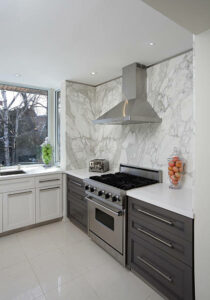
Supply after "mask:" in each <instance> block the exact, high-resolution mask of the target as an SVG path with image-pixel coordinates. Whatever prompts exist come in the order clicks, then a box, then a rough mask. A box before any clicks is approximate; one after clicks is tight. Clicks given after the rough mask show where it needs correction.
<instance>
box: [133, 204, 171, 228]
mask: <svg viewBox="0 0 210 300" xmlns="http://www.w3.org/2000/svg"><path fill="white" fill-rule="evenodd" d="M137 210H138V212H140V213H142V214H144V215H147V216H149V217H152V218H154V219H157V220H159V221H161V222H164V223H166V224H168V225H173V223H172V222H171V221H169V220H166V219H163V218H160V217H158V216H155V215H153V214H151V213H149V212H147V211H145V210H142V209H140V208H137Z"/></svg>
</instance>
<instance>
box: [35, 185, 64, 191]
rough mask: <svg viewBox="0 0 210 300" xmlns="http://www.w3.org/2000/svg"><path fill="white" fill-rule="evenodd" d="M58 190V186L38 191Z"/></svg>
mask: <svg viewBox="0 0 210 300" xmlns="http://www.w3.org/2000/svg"><path fill="white" fill-rule="evenodd" d="M59 188H60V187H59V186H53V187H50V188H47V189H45V188H43V189H40V191H49V190H57V189H59Z"/></svg>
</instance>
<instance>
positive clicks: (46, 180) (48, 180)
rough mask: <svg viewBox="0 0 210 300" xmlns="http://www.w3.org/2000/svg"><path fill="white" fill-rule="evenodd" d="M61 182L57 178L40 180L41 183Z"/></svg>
mask: <svg viewBox="0 0 210 300" xmlns="http://www.w3.org/2000/svg"><path fill="white" fill-rule="evenodd" d="M58 180H60V179H59V178H55V179H45V180H39V183H43V182H50V181H58Z"/></svg>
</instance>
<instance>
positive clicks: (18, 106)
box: [0, 85, 48, 166]
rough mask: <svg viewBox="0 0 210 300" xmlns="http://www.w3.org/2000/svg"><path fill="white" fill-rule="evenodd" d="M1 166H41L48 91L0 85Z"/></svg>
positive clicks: (45, 132)
mask: <svg viewBox="0 0 210 300" xmlns="http://www.w3.org/2000/svg"><path fill="white" fill-rule="evenodd" d="M0 88H1V89H0V163H2V164H3V165H5V166H9V165H16V164H19V163H20V164H32V163H42V159H41V147H40V146H41V144H42V143H43V142H44V140H45V138H46V137H47V135H48V130H47V100H48V96H47V91H46V90H43V91H42V90H35V89H29V88H20V87H16V89H15V87H10V86H4V85H0Z"/></svg>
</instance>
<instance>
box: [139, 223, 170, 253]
mask: <svg viewBox="0 0 210 300" xmlns="http://www.w3.org/2000/svg"><path fill="white" fill-rule="evenodd" d="M137 230H138V231H140V232H142V233H144V234H145V235H148V236H149V237H151V238H153V239H154V240H156V241H158V242H160V243H162V244H164V245H166V246H167V247H169V248H173V245H172V244H171V243H168V242H166V241H164V240H162V239H159V238H158V237H157V236H155V235H153V234H151V233H149V232H147V231H146V230H144V229H142V228H140V227H137Z"/></svg>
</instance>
